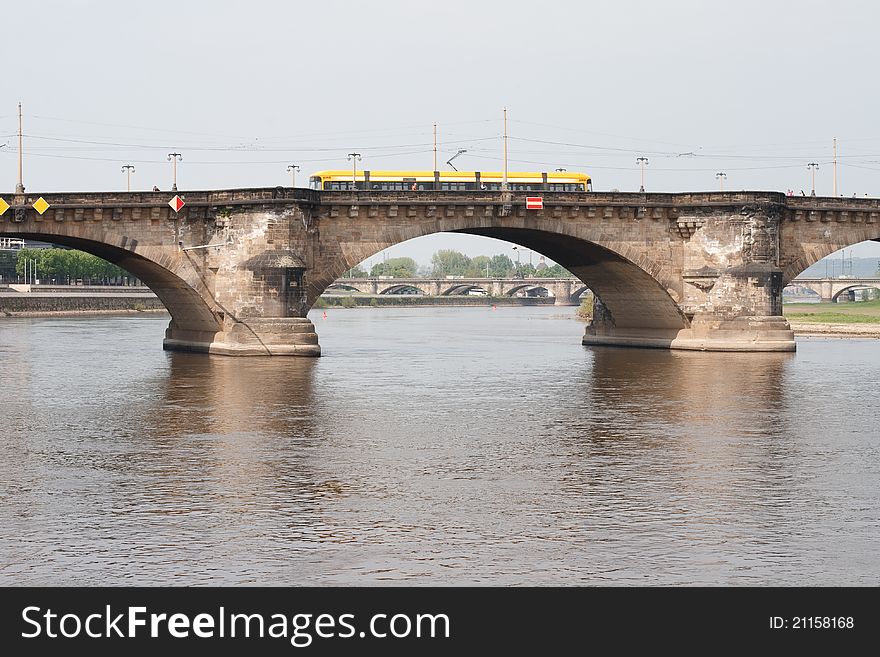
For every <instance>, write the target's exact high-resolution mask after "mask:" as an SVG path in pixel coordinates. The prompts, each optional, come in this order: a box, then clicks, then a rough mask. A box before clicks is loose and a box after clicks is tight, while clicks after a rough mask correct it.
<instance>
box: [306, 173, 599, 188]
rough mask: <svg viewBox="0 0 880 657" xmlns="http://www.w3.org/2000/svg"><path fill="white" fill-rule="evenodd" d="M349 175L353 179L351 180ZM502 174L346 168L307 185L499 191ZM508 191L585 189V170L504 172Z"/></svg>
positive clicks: (587, 181)
mask: <svg viewBox="0 0 880 657" xmlns="http://www.w3.org/2000/svg"><path fill="white" fill-rule="evenodd" d="M352 178H354V179H353V180H352ZM502 178H503V174H502V173H500V172H498V171H369V170H363V171H358V172H357V173H353V172H352V171H351V170H350V169H349V170H347V171H345V170H338V171H316V172H315V173H313V174H312V175H311V177H310V178H309V187H310V188H312V189H320V190H346V189H360V190H370V191H401V192H406V191H413V192H418V191H478V190H500V189H501V181H502ZM507 187H508V189H509V190H510V191H512V192H589V191H592V185H591V181H590V177H589V176H588V175H587V174H585V173H570V172H567V171H555V172H553V173H542V172H522V171H513V172H510V173H508V174H507Z"/></svg>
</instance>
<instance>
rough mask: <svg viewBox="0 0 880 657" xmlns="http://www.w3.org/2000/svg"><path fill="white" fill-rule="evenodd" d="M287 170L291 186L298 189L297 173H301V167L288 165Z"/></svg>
mask: <svg viewBox="0 0 880 657" xmlns="http://www.w3.org/2000/svg"><path fill="white" fill-rule="evenodd" d="M287 170H288V171H289V172H290V186H291V187H296V172H297V171H299V165H297V164H288V165H287Z"/></svg>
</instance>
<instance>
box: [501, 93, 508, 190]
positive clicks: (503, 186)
mask: <svg viewBox="0 0 880 657" xmlns="http://www.w3.org/2000/svg"><path fill="white" fill-rule="evenodd" d="M501 191H502V192H506V191H507V108H506V107H505V108H504V176H503V177H502V178H501Z"/></svg>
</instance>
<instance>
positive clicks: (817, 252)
mask: <svg viewBox="0 0 880 657" xmlns="http://www.w3.org/2000/svg"><path fill="white" fill-rule="evenodd" d="M795 226H796V224H795ZM822 226H825V227H826V228H824V229H820V230H821V232H820V233H819V236H818V237H815V236H814V237H807V238H803V237H801V236H800V235H799V234H797V233H796V232H795V230H796V228H795V227H793V226H792V222H789V223H787V224H785V225H784V227H783V236H782V239H783V242H784V244H786V245H788V246H787V247H784V248H783V251H787V250H790V249H792V245H796V250H795V251H794V253H792V254H788V253H785V258H784V261H783V265H784V270H783V277H782V278H783V280H782V284H783V285H788V284H790V283H791V282H792V281H793V280H794V279H795V278H797V277H798V276H800V275H801V274H802V273H803V272H804V271H805V270H806V269H808V268H809V267H810V266H812V265H815V264H816V263H817V262H819V261H820V260H822V259H823V258H827V257H828V256H832V255H834V254H835V253H838V252H839V251H841V250H843V249H848V248H850V247H852V246H855V245H856V244H861V243H862V242H880V224H863V225H862V226H860V227H858V228H854V227H852V226H851V225H849V224H839V225H835V224H822ZM841 226H844V227H845V228H841ZM789 233H790V234H789Z"/></svg>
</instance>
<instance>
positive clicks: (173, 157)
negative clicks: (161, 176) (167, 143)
mask: <svg viewBox="0 0 880 657" xmlns="http://www.w3.org/2000/svg"><path fill="white" fill-rule="evenodd" d="M168 161H169V162H171V191H172V192H176V191H177V163H178V162H182V161H183V156H182V155H181V154H180V153H168Z"/></svg>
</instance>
